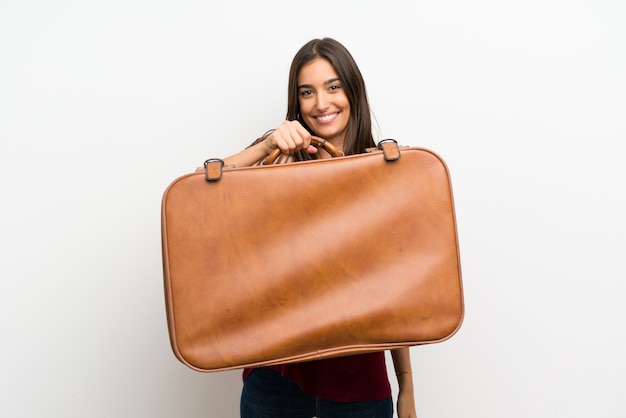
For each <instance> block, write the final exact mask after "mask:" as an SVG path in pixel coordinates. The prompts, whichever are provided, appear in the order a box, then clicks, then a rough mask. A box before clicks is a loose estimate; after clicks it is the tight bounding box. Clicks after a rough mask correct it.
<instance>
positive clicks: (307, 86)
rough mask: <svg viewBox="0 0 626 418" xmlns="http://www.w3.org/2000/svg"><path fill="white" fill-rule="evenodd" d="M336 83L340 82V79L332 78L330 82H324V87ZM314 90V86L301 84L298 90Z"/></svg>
mask: <svg viewBox="0 0 626 418" xmlns="http://www.w3.org/2000/svg"><path fill="white" fill-rule="evenodd" d="M336 81H340V80H339V77H335V78H331V79H330V80H327V81H324V85H328V84H333V83H334V82H336ZM311 88H313V85H312V84H300V85H299V86H298V89H311Z"/></svg>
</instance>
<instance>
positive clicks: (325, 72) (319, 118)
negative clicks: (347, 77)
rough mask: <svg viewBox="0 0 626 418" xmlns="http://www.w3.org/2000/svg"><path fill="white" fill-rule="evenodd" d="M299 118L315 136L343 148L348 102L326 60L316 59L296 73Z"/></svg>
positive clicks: (348, 112)
mask: <svg viewBox="0 0 626 418" xmlns="http://www.w3.org/2000/svg"><path fill="white" fill-rule="evenodd" d="M298 102H299V104H300V115H301V116H302V118H303V120H304V122H305V123H306V124H307V125H308V127H309V128H311V130H313V132H314V133H315V135H317V136H319V137H321V138H324V139H326V140H328V141H330V142H332V143H333V145H335V146H336V147H341V148H343V141H344V139H345V137H346V132H347V130H348V121H349V120H350V102H349V101H348V97H347V96H346V93H345V91H344V89H343V85H342V84H341V80H339V76H338V75H337V72H336V71H335V69H334V68H333V66H332V65H331V64H330V62H328V61H327V60H326V59H323V58H316V59H314V60H313V61H311V62H309V63H307V64H305V65H304V66H303V67H302V68H301V69H300V73H299V74H298Z"/></svg>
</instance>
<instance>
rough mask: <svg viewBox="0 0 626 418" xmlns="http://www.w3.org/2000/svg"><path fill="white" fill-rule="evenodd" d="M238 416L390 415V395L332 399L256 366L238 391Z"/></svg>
mask: <svg viewBox="0 0 626 418" xmlns="http://www.w3.org/2000/svg"><path fill="white" fill-rule="evenodd" d="M240 413H241V418H312V417H317V418H391V417H392V416H393V402H392V400H391V397H389V398H387V399H384V400H382V401H367V402H333V401H329V400H326V399H322V398H319V397H317V396H315V395H311V394H308V393H305V392H303V391H302V390H301V389H300V387H299V386H298V385H297V384H296V383H295V382H294V381H292V380H291V379H287V378H284V377H282V376H281V375H280V373H278V372H276V371H275V370H268V369H256V370H254V372H252V374H251V375H250V376H249V377H248V378H247V379H246V381H245V383H244V385H243V391H242V392H241V403H240Z"/></svg>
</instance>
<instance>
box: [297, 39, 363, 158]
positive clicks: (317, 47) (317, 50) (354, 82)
mask: <svg viewBox="0 0 626 418" xmlns="http://www.w3.org/2000/svg"><path fill="white" fill-rule="evenodd" d="M316 58H324V59H326V60H328V61H329V62H330V64H331V65H332V66H333V68H334V69H335V71H336V72H337V75H338V76H339V80H340V81H341V85H342V88H343V89H344V91H345V93H346V96H347V97H348V101H349V103H350V120H349V122H348V131H347V134H346V139H345V141H344V147H343V148H344V149H343V151H344V153H345V154H346V155H350V154H360V153H363V152H365V149H366V148H370V147H374V146H375V143H374V137H373V135H372V116H371V111H370V106H369V102H368V100H367V92H366V89H365V81H364V80H363V76H362V75H361V71H360V70H359V67H358V66H357V65H356V62H355V61H354V58H353V57H352V55H351V54H350V52H349V51H348V50H347V49H346V47H344V46H343V45H342V44H341V43H339V42H337V41H336V40H334V39H332V38H323V39H313V40H311V41H309V42H307V43H306V44H305V45H304V46H303V47H302V48H300V50H299V51H298V52H297V53H296V55H295V56H294V58H293V61H292V62H291V68H290V70H289V86H288V92H287V98H288V99H287V120H296V119H297V120H299V121H300V123H302V125H303V126H304V127H305V128H307V129H308V130H309V132H311V133H313V132H312V131H311V129H310V128H309V127H308V126H307V125H306V123H304V121H303V120H302V118H299V115H300V103H299V101H298V74H299V73H300V69H301V68H302V67H303V66H304V65H306V64H307V63H309V62H311V61H312V60H314V59H316ZM301 154H306V153H301ZM307 156H308V154H307V155H302V157H303V158H304V159H306V158H307ZM297 159H299V158H297Z"/></svg>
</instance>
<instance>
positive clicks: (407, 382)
mask: <svg viewBox="0 0 626 418" xmlns="http://www.w3.org/2000/svg"><path fill="white" fill-rule="evenodd" d="M391 358H392V359H393V368H394V370H395V372H396V377H397V379H398V387H399V393H398V418H417V413H416V412H415V395H414V389H413V370H412V369H411V355H410V352H409V347H404V348H398V349H396V350H391Z"/></svg>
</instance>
